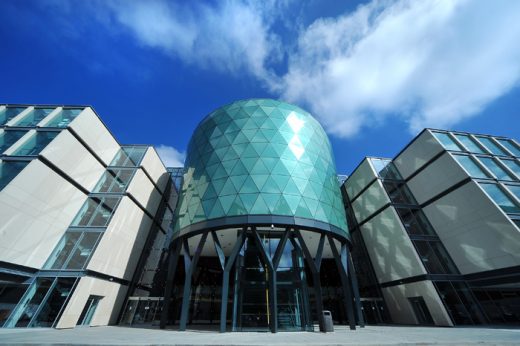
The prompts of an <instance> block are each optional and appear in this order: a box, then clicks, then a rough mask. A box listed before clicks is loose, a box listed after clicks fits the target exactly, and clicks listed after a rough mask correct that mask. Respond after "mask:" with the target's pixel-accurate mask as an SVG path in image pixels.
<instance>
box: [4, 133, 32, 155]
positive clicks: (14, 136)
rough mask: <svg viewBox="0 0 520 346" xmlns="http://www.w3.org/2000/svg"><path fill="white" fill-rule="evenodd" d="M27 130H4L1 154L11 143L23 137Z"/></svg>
mask: <svg viewBox="0 0 520 346" xmlns="http://www.w3.org/2000/svg"><path fill="white" fill-rule="evenodd" d="M26 133H27V131H20V130H4V132H3V133H2V134H0V154H1V153H3V152H4V151H6V150H7V149H8V148H9V147H10V146H11V145H13V144H14V143H15V142H16V141H17V140H19V139H20V138H22V137H23V135H25V134H26Z"/></svg>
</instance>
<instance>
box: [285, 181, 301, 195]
mask: <svg viewBox="0 0 520 346" xmlns="http://www.w3.org/2000/svg"><path fill="white" fill-rule="evenodd" d="M283 194H284V195H297V196H299V195H300V191H299V190H298V187H297V186H296V184H295V183H294V181H293V180H292V179H289V181H288V182H287V185H285V189H284V190H283Z"/></svg>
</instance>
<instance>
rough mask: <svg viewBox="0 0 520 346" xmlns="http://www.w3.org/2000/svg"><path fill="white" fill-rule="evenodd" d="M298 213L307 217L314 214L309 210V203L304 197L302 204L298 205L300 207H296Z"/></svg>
mask: <svg viewBox="0 0 520 346" xmlns="http://www.w3.org/2000/svg"><path fill="white" fill-rule="evenodd" d="M296 215H297V216H301V217H306V218H312V214H311V212H310V211H309V208H308V207H307V203H305V200H304V199H303V198H302V199H301V200H300V204H299V205H298V208H297V209H296Z"/></svg>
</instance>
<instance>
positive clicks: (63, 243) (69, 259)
mask: <svg viewBox="0 0 520 346" xmlns="http://www.w3.org/2000/svg"><path fill="white" fill-rule="evenodd" d="M102 234H103V233H102V232H91V231H70V230H69V231H68V232H66V233H65V234H64V235H63V237H62V238H61V240H60V242H59V243H58V245H57V246H56V248H55V249H54V251H53V253H52V255H51V256H50V257H49V259H48V260H47V263H45V266H44V268H45V269H70V270H81V269H83V268H85V267H86V265H87V264H88V261H89V259H90V256H91V255H92V253H93V252H94V250H95V248H96V246H97V243H98V240H99V238H100V237H101V236H102Z"/></svg>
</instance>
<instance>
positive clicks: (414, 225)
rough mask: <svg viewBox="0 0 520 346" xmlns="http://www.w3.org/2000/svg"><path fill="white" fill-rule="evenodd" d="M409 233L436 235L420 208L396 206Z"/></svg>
mask: <svg viewBox="0 0 520 346" xmlns="http://www.w3.org/2000/svg"><path fill="white" fill-rule="evenodd" d="M396 210H397V213H398V214H399V216H400V217H401V220H402V221H403V224H404V226H405V228H406V230H407V232H408V233H409V234H421V235H435V233H434V232H433V230H432V228H431V226H430V224H429V223H428V221H427V220H426V217H425V216H424V214H423V213H422V211H420V210H419V209H409V208H401V207H399V208H396Z"/></svg>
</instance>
